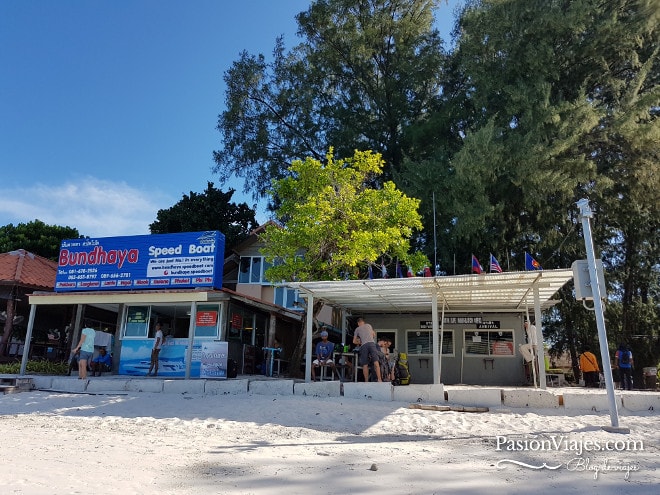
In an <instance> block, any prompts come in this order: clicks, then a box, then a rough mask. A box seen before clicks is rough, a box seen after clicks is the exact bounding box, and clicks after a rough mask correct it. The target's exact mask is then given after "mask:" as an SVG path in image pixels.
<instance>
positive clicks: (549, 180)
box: [401, 0, 660, 355]
mask: <svg viewBox="0 0 660 495" xmlns="http://www.w3.org/2000/svg"><path fill="white" fill-rule="evenodd" d="M659 11H660V2H658V0H616V1H612V2H598V1H596V0H579V1H572V2H562V1H559V2H542V1H528V0H483V1H475V2H470V3H468V5H467V7H466V8H465V10H464V11H463V12H462V14H461V16H460V19H459V22H458V29H457V30H456V33H457V39H456V42H457V44H456V50H455V51H454V53H452V56H451V63H450V64H448V67H451V68H452V70H453V71H454V72H453V73H452V74H451V77H449V79H448V80H449V81H450V82H451V83H452V85H451V86H450V87H449V88H447V89H448V91H447V93H448V94H449V95H450V96H451V98H452V99H453V100H454V101H453V102H452V101H448V104H447V107H446V109H445V108H441V109H440V110H447V109H449V110H451V111H454V112H455V113H454V119H453V120H451V119H450V120H449V125H450V126H451V128H452V129H455V130H456V131H457V132H458V133H459V135H460V136H461V138H462V141H463V142H462V144H461V146H460V148H459V149H455V148H450V155H449V157H448V158H447V159H442V156H440V157H439V158H438V155H437V153H436V154H434V153H433V152H427V153H426V155H424V154H421V153H420V154H421V156H422V157H423V158H425V159H426V166H425V167H424V168H422V169H421V170H418V169H416V168H415V163H411V164H410V166H409V167H408V169H409V170H415V171H416V172H417V173H418V175H421V174H424V175H422V177H424V179H425V181H426V183H436V184H437V183H438V182H440V181H442V185H444V187H445V190H446V191H447V194H445V195H444V196H443V198H442V199H443V201H444V208H445V210H444V212H443V214H445V215H446V217H445V218H444V222H443V223H442V224H441V225H442V226H443V227H444V230H443V233H444V234H445V235H446V236H447V237H448V238H450V239H451V240H452V242H454V243H455V244H457V245H458V247H457V250H458V251H459V254H460V251H461V250H462V251H463V253H462V254H463V257H464V258H466V259H467V257H468V256H467V255H468V254H469V252H470V251H477V252H488V251H491V250H492V251H495V252H499V253H507V255H511V257H512V260H513V268H517V269H522V267H523V266H524V265H523V261H522V255H523V252H524V251H530V252H532V253H533V254H534V255H535V256H536V257H537V258H538V259H539V260H540V261H541V262H542V264H543V266H544V267H545V268H553V267H566V266H569V265H570V263H571V261H573V260H574V259H578V258H583V257H584V242H583V240H582V238H581V237H580V235H579V234H580V228H579V220H578V219H577V215H576V207H575V202H576V200H577V199H580V198H582V197H587V198H588V199H590V200H591V201H592V203H593V205H594V208H595V211H596V219H597V222H596V225H595V229H594V232H595V234H594V238H595V241H596V247H597V250H598V251H599V252H602V253H603V257H604V261H605V262H606V265H607V266H608V273H607V279H608V280H609V281H610V286H611V287H610V288H611V289H612V290H611V292H610V294H611V298H612V303H611V304H609V305H608V319H609V320H610V321H609V323H611V324H612V325H611V327H612V328H613V329H614V330H611V332H613V333H612V335H614V336H615V340H618V336H619V335H621V336H622V338H624V339H626V340H628V339H630V338H632V336H634V335H636V336H639V335H647V336H648V339H650V340H651V341H652V342H653V341H654V342H656V344H655V345H656V346H657V342H658V337H657V330H656V331H655V334H654V335H652V334H653V332H652V331H651V329H652V328H653V327H655V328H656V329H657V328H658V324H657V322H658V311H657V277H658V264H657V260H658V259H659V256H658V255H659V252H658V245H659V244H660V243H659V242H658V241H659V239H658V235H659V233H660V229H658V205H659V204H660V201H658V194H659V193H658V189H659V188H658V186H660V183H659V182H658V177H659V173H658V163H659V160H658V158H659V157H658V146H657V142H658V137H659V135H658V131H659V127H658V126H659V122H658V118H657V117H658V110H657V109H658V102H660V95H659V92H658V85H657V83H658V79H659V72H658V69H659V63H660V62H659V57H658V46H659V43H658V41H659V40H658V22H657V21H658V12H659ZM442 116H443V114H441V117H442ZM436 120H438V121H442V118H436ZM434 162H435V163H436V164H437V165H438V166H437V170H436V176H435V177H436V179H437V180H436V181H433V174H432V172H433V163H434ZM412 182H413V181H409V182H408V183H406V184H405V185H404V184H402V186H401V187H402V189H403V190H405V191H406V192H408V193H411V194H413V192H411V186H410V185H409V184H410V183H412ZM418 187H420V186H419V185H418ZM419 197H421V198H422V199H423V200H424V199H425V197H424V196H419ZM427 197H428V196H427ZM425 203H426V204H427V205H428V204H429V203H430V202H425ZM427 207H428V206H427ZM445 212H449V213H445ZM654 301H655V307H656V310H655V311H649V308H650V307H653V304H654ZM618 304H621V305H622V306H621V307H620V308H617V305H618ZM562 311H563V312H562V314H561V315H560V317H559V319H558V321H559V322H560V323H559V324H558V330H557V331H558V332H559V333H557V334H556V335H555V342H556V343H557V344H558V345H563V344H561V343H562V342H564V343H566V342H569V341H571V342H573V345H576V346H577V347H579V346H581V345H582V344H585V343H592V342H589V340H590V339H591V338H592V337H593V336H594V333H593V332H592V331H591V330H592V328H593V327H591V325H589V326H590V328H584V327H583V328H578V327H576V326H575V325H573V324H577V325H581V324H582V323H581V322H579V320H576V319H575V318H574V315H575V314H576V312H577V311H583V308H582V309H580V308H577V307H576V308H564V307H563V306H562ZM569 320H570V321H569ZM562 321H563V325H564V330H566V331H568V330H570V332H572V333H571V336H569V338H566V335H562V334H561V332H562V331H564V330H562V329H561V322H562ZM553 324H554V322H553ZM571 325H573V328H572V329H569V326H571ZM576 339H577V340H582V339H584V340H582V341H581V342H576ZM648 339H647V341H646V344H647V348H648V347H653V346H652V345H651V346H649V345H648ZM638 355H639V352H638Z"/></svg>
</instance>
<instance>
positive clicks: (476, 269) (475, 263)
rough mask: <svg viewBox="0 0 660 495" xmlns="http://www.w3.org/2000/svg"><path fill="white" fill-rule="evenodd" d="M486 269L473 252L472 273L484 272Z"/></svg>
mask: <svg viewBox="0 0 660 495" xmlns="http://www.w3.org/2000/svg"><path fill="white" fill-rule="evenodd" d="M483 271H484V269H483V267H482V266H481V263H479V260H478V259H477V257H476V256H475V255H474V254H473V255H472V273H481V272H483Z"/></svg>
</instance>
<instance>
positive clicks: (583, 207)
mask: <svg viewBox="0 0 660 495" xmlns="http://www.w3.org/2000/svg"><path fill="white" fill-rule="evenodd" d="M577 206H578V208H579V209H580V218H581V220H582V230H583V232H584V245H585V248H586V251H587V262H588V263H589V281H590V283H591V289H592V293H593V297H594V312H595V313H596V326H597V327H598V341H599V344H600V357H601V359H602V361H603V375H604V376H605V388H606V389H607V399H608V403H609V408H610V419H611V422H612V427H613V428H619V411H618V410H617V407H616V397H615V396H614V380H612V368H611V366H610V365H609V363H610V351H609V346H608V345H607V333H606V332H605V317H604V316H603V302H602V300H601V298H600V294H601V290H600V284H599V283H598V272H597V270H596V255H595V251H594V244H593V239H592V237H591V223H590V221H589V219H590V218H591V217H593V212H592V211H591V208H590V207H589V200H588V199H581V200H580V201H578V202H577ZM628 431H629V430H628Z"/></svg>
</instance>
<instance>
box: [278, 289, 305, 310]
mask: <svg viewBox="0 0 660 495" xmlns="http://www.w3.org/2000/svg"><path fill="white" fill-rule="evenodd" d="M273 302H274V303H275V304H277V305H279V306H284V307H285V308H289V309H295V310H302V309H303V306H302V304H299V305H296V304H295V303H297V302H300V298H299V297H298V291H297V290H295V289H287V288H286V287H275V301H273Z"/></svg>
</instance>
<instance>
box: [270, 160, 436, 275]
mask: <svg viewBox="0 0 660 495" xmlns="http://www.w3.org/2000/svg"><path fill="white" fill-rule="evenodd" d="M382 168H383V159H382V157H381V155H380V154H378V153H374V152H371V151H355V153H354V154H353V156H352V157H351V158H347V159H339V160H335V158H334V156H333V150H332V149H330V151H329V153H328V154H327V156H326V160H325V162H321V161H319V160H317V159H315V158H311V157H308V158H307V159H305V160H304V161H302V160H296V161H294V162H293V164H292V165H291V167H290V169H289V172H290V176H289V177H286V178H284V179H280V180H278V181H275V182H274V183H273V188H272V194H274V195H276V196H277V197H278V198H279V200H280V201H281V204H280V207H279V209H278V210H277V216H278V219H279V220H280V221H281V222H282V223H283V224H284V226H283V227H282V226H279V225H275V224H271V225H268V226H266V228H265V232H264V234H262V238H263V240H264V242H265V248H263V253H264V254H265V256H266V259H267V260H268V261H269V262H270V263H271V264H272V266H271V268H269V269H268V271H267V273H266V275H267V277H268V278H269V279H270V280H272V281H281V280H290V281H291V280H332V279H340V278H345V277H346V275H347V274H348V276H351V277H355V276H356V268H360V267H363V268H364V267H365V266H367V265H370V264H374V263H376V261H377V260H380V261H383V262H384V260H385V261H389V262H391V261H392V260H401V261H402V262H405V263H413V264H415V263H416V264H417V268H421V266H419V265H423V264H424V262H425V257H424V256H422V257H421V258H420V256H419V255H417V256H415V255H411V254H410V253H409V248H410V242H409V241H410V239H411V237H412V236H413V233H414V232H415V231H416V230H419V229H421V227H422V224H421V219H420V216H419V214H418V212H417V208H418V206H419V201H418V200H416V199H414V198H409V197H407V196H406V195H405V194H403V193H402V192H401V191H399V190H397V189H396V186H395V185H394V183H392V182H390V181H387V182H385V183H384V184H383V187H382V188H379V189H375V188H373V187H371V186H370V184H371V182H372V180H373V179H374V178H375V177H376V176H378V175H380V174H381V173H382Z"/></svg>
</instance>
